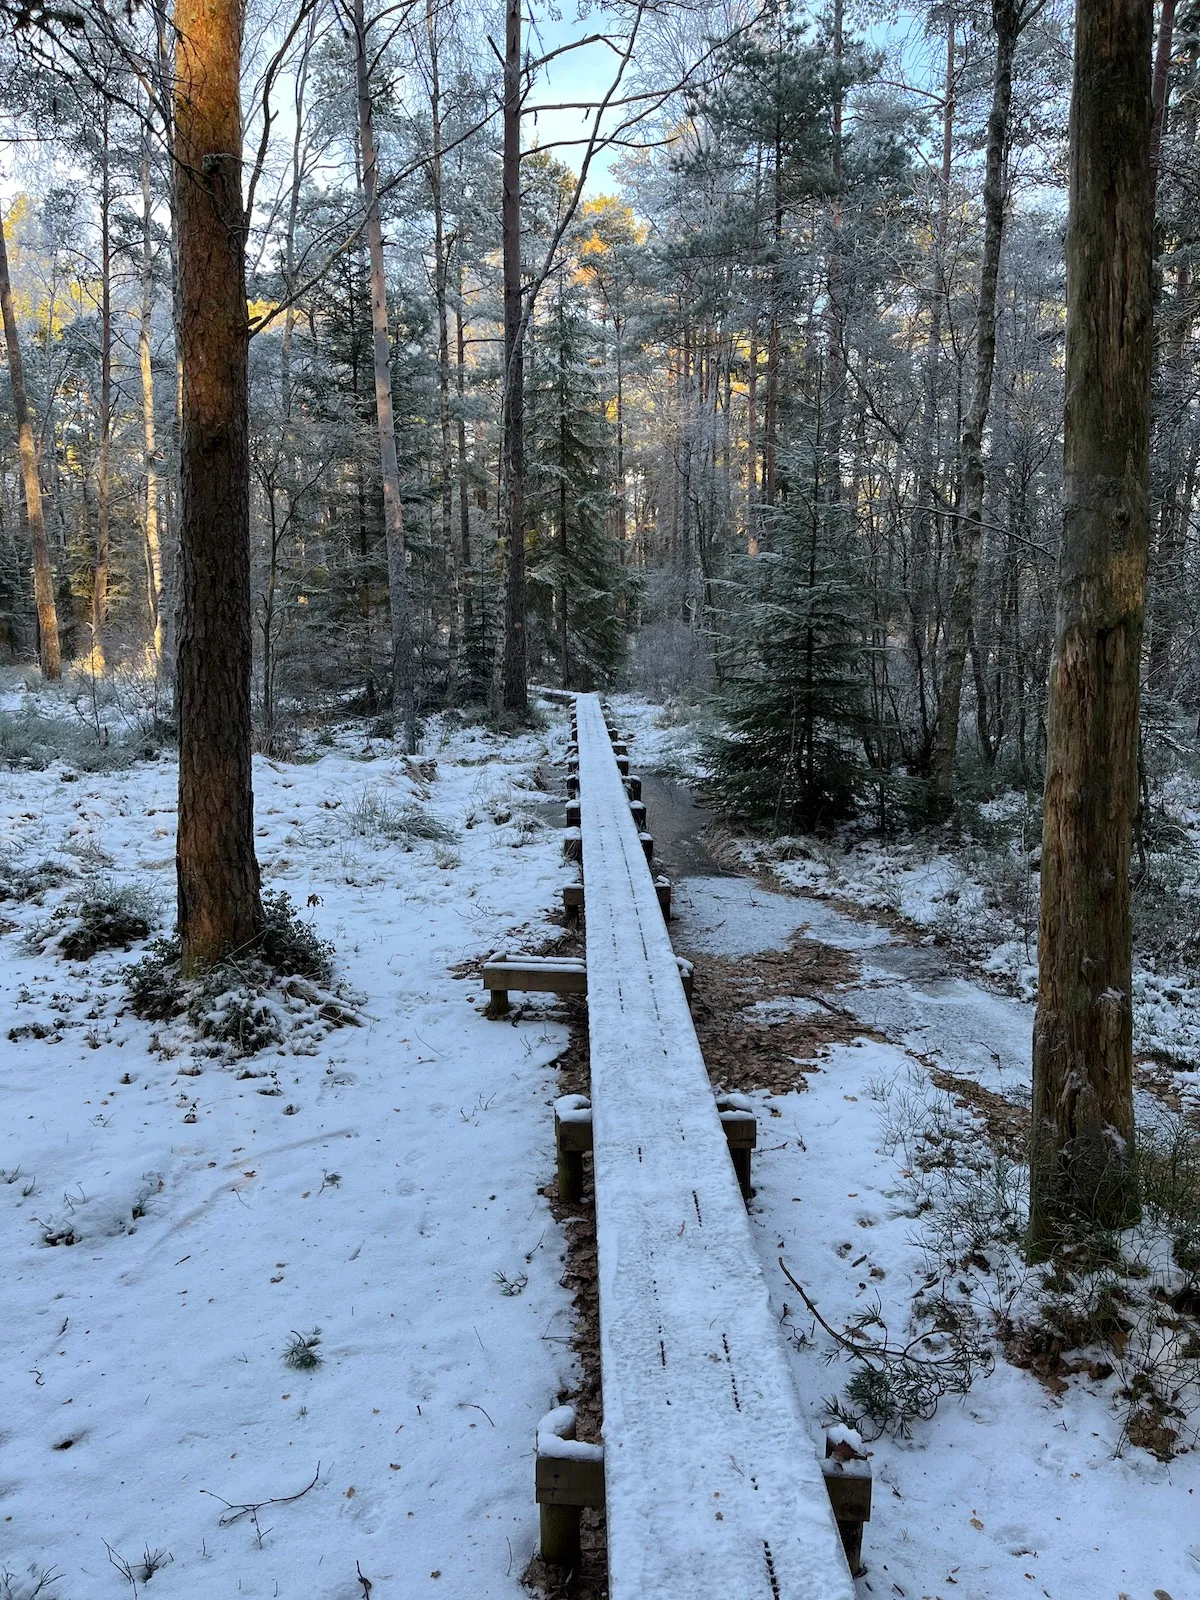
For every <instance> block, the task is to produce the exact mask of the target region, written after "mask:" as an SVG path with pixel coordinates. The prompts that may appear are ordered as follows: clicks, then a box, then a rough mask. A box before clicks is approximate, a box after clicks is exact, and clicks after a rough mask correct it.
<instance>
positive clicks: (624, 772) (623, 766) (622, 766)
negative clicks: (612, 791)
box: [617, 756, 629, 778]
mask: <svg viewBox="0 0 1200 1600" xmlns="http://www.w3.org/2000/svg"><path fill="white" fill-rule="evenodd" d="M617 771H618V772H619V773H620V774H621V776H622V777H623V778H627V777H628V776H629V757H628V756H618V757H617Z"/></svg>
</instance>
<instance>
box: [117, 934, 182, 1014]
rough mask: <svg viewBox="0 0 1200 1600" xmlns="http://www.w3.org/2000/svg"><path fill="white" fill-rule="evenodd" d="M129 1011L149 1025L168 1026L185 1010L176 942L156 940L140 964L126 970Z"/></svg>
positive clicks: (135, 963)
mask: <svg viewBox="0 0 1200 1600" xmlns="http://www.w3.org/2000/svg"><path fill="white" fill-rule="evenodd" d="M125 987H126V989H127V990H128V993H129V1006H130V1010H131V1011H132V1012H133V1014H134V1016H136V1017H143V1018H145V1020H146V1021H148V1022H167V1021H169V1020H170V1019H171V1018H172V1017H177V1016H179V1014H180V1013H181V1012H182V1011H183V1010H184V1009H185V1007H186V1006H187V991H186V989H185V987H184V984H183V980H182V979H181V978H180V976H179V940H178V939H176V938H170V939H155V940H154V942H153V944H151V945H149V946H148V947H147V950H146V954H145V955H144V956H143V957H142V959H141V960H140V961H135V962H134V964H133V965H132V966H131V967H126V969H125Z"/></svg>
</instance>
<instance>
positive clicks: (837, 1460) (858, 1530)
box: [821, 1428, 871, 1576]
mask: <svg viewBox="0 0 1200 1600" xmlns="http://www.w3.org/2000/svg"><path fill="white" fill-rule="evenodd" d="M848 1432H849V1430H848V1429H838V1428H831V1429H830V1430H829V1432H828V1433H827V1434H826V1435H825V1460H824V1461H822V1463H821V1470H822V1472H823V1473H824V1475H825V1487H826V1489H828V1491H829V1503H830V1505H831V1506H832V1507H833V1515H834V1518H835V1519H836V1521H837V1525H838V1532H839V1533H840V1534H841V1536H842V1547H843V1549H844V1550H845V1552H846V1561H847V1563H848V1564H849V1567H850V1571H851V1573H853V1574H854V1575H855V1576H857V1575H858V1573H859V1572H861V1571H862V1536H863V1524H864V1523H865V1522H870V1520H871V1463H870V1462H869V1461H868V1460H867V1458H866V1457H865V1456H864V1455H861V1454H860V1453H859V1451H858V1450H857V1449H856V1448H855V1446H854V1445H853V1444H851V1443H850V1442H849V1440H848V1439H847V1438H846V1434H847V1433H848ZM851 1437H852V1438H853V1437H856V1436H855V1435H851ZM859 1442H861V1441H859Z"/></svg>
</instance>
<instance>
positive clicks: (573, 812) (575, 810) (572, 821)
mask: <svg viewBox="0 0 1200 1600" xmlns="http://www.w3.org/2000/svg"><path fill="white" fill-rule="evenodd" d="M578 826H579V801H578V800H568V801H567V827H568V828H577V827H578Z"/></svg>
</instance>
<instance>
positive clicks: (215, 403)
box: [173, 0, 262, 972]
mask: <svg viewBox="0 0 1200 1600" xmlns="http://www.w3.org/2000/svg"><path fill="white" fill-rule="evenodd" d="M242 25H243V9H242V0H176V6H175V31H176V41H177V42H176V50H175V88H174V112H175V115H174V137H173V156H174V166H175V191H176V204H177V209H178V218H179V330H178V331H179V353H180V364H181V370H182V379H183V417H182V433H181V438H180V463H181V495H180V512H181V514H180V541H179V543H180V551H179V556H180V568H181V581H180V617H179V655H178V696H179V833H178V841H177V845H176V865H177V870H178V878H179V934H180V941H181V944H182V955H183V965H184V970H185V971H189V972H194V971H197V970H200V969H202V968H203V967H205V966H208V965H211V964H212V963H213V962H216V961H220V960H221V959H222V958H223V957H225V956H226V955H228V954H229V953H230V952H231V951H233V950H236V949H239V948H241V947H243V946H245V945H246V944H247V943H249V942H250V941H251V940H252V939H253V938H254V937H255V935H256V934H257V932H258V928H259V925H260V921H261V915H262V910H261V905H260V902H259V875H258V862H257V861H256V859H255V855H254V790H253V772H252V767H251V759H250V734H251V725H250V676H251V667H252V645H251V626H250V449H249V418H248V411H247V348H248V326H247V319H246V268H245V231H246V222H245V214H244V211H243V206H242V172H241V165H242V163H241V152H242V120H241V111H240V107H239V103H238V87H239V68H240V62H241V44H242Z"/></svg>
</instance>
